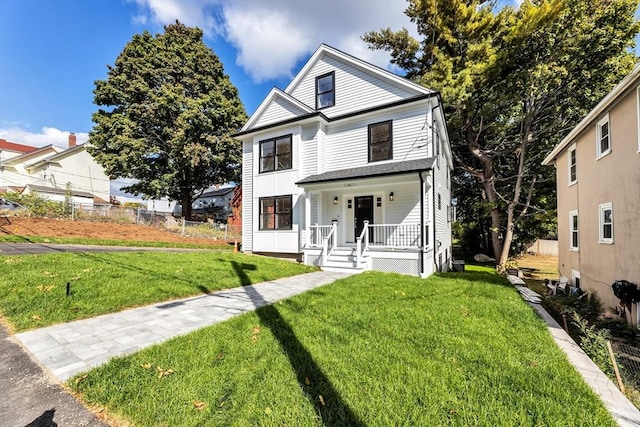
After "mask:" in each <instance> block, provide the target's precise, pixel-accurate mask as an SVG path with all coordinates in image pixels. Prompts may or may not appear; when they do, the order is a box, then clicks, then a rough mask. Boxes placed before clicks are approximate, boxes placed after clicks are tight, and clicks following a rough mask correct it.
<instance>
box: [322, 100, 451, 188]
mask: <svg viewBox="0 0 640 427" xmlns="http://www.w3.org/2000/svg"><path fill="white" fill-rule="evenodd" d="M425 110H426V107H425V103H420V105H414V106H411V107H407V108H405V109H403V110H402V111H398V112H395V113H394V114H389V113H386V114H385V113H382V112H380V113H378V114H372V115H370V116H369V115H368V116H366V117H359V118H357V119H354V120H349V121H344V122H340V123H337V124H332V125H329V127H328V129H327V135H326V143H325V147H324V150H323V152H322V155H323V157H324V159H322V163H324V164H325V165H326V168H325V169H324V171H325V172H326V171H330V170H340V169H347V168H353V167H359V166H367V165H368V164H369V158H368V135H367V129H368V126H369V125H370V124H373V123H378V122H381V121H384V120H392V121H393V123H392V127H393V128H392V135H393V148H392V151H393V159H391V160H388V161H405V160H415V159H420V158H425V157H428V148H427V146H426V142H427V140H428V138H430V137H431V133H430V131H429V130H428V127H426V126H424V122H425ZM445 179H446V177H445Z"/></svg>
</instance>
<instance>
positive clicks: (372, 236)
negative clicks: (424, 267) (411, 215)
mask: <svg viewBox="0 0 640 427" xmlns="http://www.w3.org/2000/svg"><path fill="white" fill-rule="evenodd" d="M337 235H338V230H337V225H318V224H316V225H311V226H309V228H308V230H307V236H308V237H307V244H306V245H307V247H310V248H323V247H324V242H325V240H326V241H327V249H328V250H329V249H331V250H332V248H331V246H332V245H333V247H335V246H336V245H337ZM424 236H425V247H426V246H429V226H428V225H425V228H424ZM371 247H381V248H418V247H420V224H369V223H366V225H365V226H364V227H363V229H362V232H361V233H360V235H359V236H356V251H357V252H356V255H358V254H360V255H362V254H363V253H364V252H365V251H366V250H367V249H369V248H371Z"/></svg>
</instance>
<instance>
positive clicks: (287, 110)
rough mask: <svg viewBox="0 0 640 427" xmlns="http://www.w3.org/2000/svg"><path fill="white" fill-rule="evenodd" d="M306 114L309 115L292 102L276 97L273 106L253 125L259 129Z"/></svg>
mask: <svg viewBox="0 0 640 427" xmlns="http://www.w3.org/2000/svg"><path fill="white" fill-rule="evenodd" d="M304 114H307V112H306V111H304V110H303V109H302V108H300V107H298V106H297V105H294V104H292V103H291V102H289V101H287V100H285V99H283V98H281V97H276V99H275V100H274V101H273V102H272V103H271V104H269V106H268V107H267V108H266V109H265V110H264V112H263V113H262V115H261V116H260V117H259V118H258V120H257V121H256V122H255V123H254V124H253V127H254V128H257V127H260V126H264V125H268V124H270V123H277V122H281V121H283V120H287V119H292V118H294V117H298V116H302V115H304Z"/></svg>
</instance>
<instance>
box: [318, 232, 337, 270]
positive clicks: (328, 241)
mask: <svg viewBox="0 0 640 427" xmlns="http://www.w3.org/2000/svg"><path fill="white" fill-rule="evenodd" d="M337 229H338V223H337V222H334V223H333V224H332V225H331V231H329V234H328V235H327V237H326V238H325V239H323V240H322V252H321V253H320V265H324V263H325V262H326V261H327V258H329V256H331V252H333V250H334V249H335V247H336V246H337V245H336V242H337V240H336V230H337Z"/></svg>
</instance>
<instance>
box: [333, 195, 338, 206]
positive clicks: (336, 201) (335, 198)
mask: <svg viewBox="0 0 640 427" xmlns="http://www.w3.org/2000/svg"><path fill="white" fill-rule="evenodd" d="M333 204H334V205H337V204H338V196H336V197H334V198H333Z"/></svg>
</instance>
